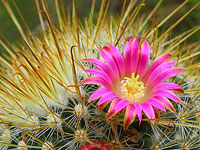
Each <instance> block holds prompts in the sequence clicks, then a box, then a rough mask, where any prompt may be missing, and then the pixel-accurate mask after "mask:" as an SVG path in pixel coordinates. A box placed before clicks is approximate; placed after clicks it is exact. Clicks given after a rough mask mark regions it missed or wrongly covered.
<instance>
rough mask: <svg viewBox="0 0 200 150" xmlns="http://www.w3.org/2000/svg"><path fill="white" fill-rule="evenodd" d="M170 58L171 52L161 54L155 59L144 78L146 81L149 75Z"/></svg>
mask: <svg viewBox="0 0 200 150" xmlns="http://www.w3.org/2000/svg"><path fill="white" fill-rule="evenodd" d="M170 58H171V55H170V54H164V55H161V56H160V57H158V58H157V59H156V60H154V62H153V63H152V64H151V66H150V67H149V69H148V70H147V72H146V73H145V75H144V77H143V79H142V80H143V81H144V82H145V81H146V80H147V79H148V77H149V75H150V74H151V73H152V72H153V70H155V69H156V68H157V67H158V66H159V65H161V64H162V63H164V62H166V61H168V60H169V59H170Z"/></svg>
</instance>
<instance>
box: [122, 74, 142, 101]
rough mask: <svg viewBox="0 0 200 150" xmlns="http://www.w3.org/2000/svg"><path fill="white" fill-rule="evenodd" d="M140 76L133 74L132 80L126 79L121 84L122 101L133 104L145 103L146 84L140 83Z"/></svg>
mask: <svg viewBox="0 0 200 150" xmlns="http://www.w3.org/2000/svg"><path fill="white" fill-rule="evenodd" d="M139 77H140V76H139V75H137V76H136V77H135V73H132V75H131V78H128V77H125V78H124V80H122V81H121V82H120V84H121V87H120V95H121V98H122V99H125V100H128V101H129V102H130V103H131V104H133V103H141V102H143V98H144V96H145V87H144V83H143V82H141V81H138V79H139Z"/></svg>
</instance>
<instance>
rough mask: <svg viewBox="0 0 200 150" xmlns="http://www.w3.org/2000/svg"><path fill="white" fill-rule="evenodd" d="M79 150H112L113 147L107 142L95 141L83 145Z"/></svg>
mask: <svg viewBox="0 0 200 150" xmlns="http://www.w3.org/2000/svg"><path fill="white" fill-rule="evenodd" d="M78 150H111V147H110V146H109V144H108V143H107V142H105V141H101V140H95V141H90V142H87V143H85V144H83V145H81V146H80V147H79V148H78Z"/></svg>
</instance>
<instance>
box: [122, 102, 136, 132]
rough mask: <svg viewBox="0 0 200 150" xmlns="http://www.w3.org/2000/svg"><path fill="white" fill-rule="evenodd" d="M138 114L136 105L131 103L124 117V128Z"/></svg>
mask: <svg viewBox="0 0 200 150" xmlns="http://www.w3.org/2000/svg"><path fill="white" fill-rule="evenodd" d="M135 116H136V110H135V106H134V105H133V104H130V105H128V106H127V107H126V112H125V117H124V130H126V129H127V128H128V126H129V125H130V124H131V123H132V122H133V120H134V119H135Z"/></svg>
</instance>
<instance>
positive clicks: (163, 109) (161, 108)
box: [146, 98, 166, 112]
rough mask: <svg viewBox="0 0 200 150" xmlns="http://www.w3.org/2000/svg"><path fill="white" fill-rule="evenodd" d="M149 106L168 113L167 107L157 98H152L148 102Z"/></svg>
mask: <svg viewBox="0 0 200 150" xmlns="http://www.w3.org/2000/svg"><path fill="white" fill-rule="evenodd" d="M146 102H147V103H148V104H151V105H152V106H154V107H156V108H158V109H160V110H162V111H164V112H166V109H165V107H164V106H163V104H162V103H160V102H159V101H158V100H157V99H155V98H150V99H149V100H147V101H146Z"/></svg>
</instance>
